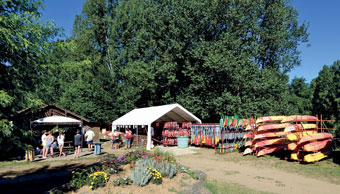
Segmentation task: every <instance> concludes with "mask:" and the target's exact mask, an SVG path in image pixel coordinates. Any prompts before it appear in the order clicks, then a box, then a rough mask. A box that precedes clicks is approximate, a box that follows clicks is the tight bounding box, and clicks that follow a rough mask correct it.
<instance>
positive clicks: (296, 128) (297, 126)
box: [284, 124, 317, 132]
mask: <svg viewBox="0 0 340 194" xmlns="http://www.w3.org/2000/svg"><path fill="white" fill-rule="evenodd" d="M316 128H317V125H316V124H294V125H289V126H287V127H286V128H285V130H284V132H290V131H302V130H308V129H316Z"/></svg>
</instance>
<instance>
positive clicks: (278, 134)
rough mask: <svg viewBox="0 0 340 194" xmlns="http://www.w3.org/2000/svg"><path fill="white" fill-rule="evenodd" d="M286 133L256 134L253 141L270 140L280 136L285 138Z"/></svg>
mask: <svg viewBox="0 0 340 194" xmlns="http://www.w3.org/2000/svg"><path fill="white" fill-rule="evenodd" d="M285 135H286V133H285V132H282V131H279V132H269V133H262V134H257V135H255V137H254V140H255V139H263V138H271V137H281V136H285Z"/></svg>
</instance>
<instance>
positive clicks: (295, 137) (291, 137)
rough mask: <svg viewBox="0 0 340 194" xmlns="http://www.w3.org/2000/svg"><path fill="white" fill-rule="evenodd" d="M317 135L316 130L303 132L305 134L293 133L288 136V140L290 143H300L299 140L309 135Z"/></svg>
mask: <svg viewBox="0 0 340 194" xmlns="http://www.w3.org/2000/svg"><path fill="white" fill-rule="evenodd" d="M316 133H317V131H316V130H308V131H303V132H292V133H289V134H287V139H288V140H289V141H298V140H299V139H301V138H303V137H305V136H307V135H312V134H316Z"/></svg>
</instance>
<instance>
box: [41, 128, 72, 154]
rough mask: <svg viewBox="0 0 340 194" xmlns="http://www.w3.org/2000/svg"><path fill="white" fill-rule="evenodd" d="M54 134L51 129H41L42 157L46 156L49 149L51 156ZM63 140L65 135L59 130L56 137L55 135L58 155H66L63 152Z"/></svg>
mask: <svg viewBox="0 0 340 194" xmlns="http://www.w3.org/2000/svg"><path fill="white" fill-rule="evenodd" d="M54 140H55V138H54V136H53V134H52V132H51V131H45V130H44V131H43V132H42V136H41V142H42V145H43V153H42V156H43V158H47V155H48V151H49V150H50V151H51V157H52V158H53V148H54V145H55V144H54ZM64 142H65V135H64V133H63V132H60V133H59V135H58V137H57V143H58V147H59V157H61V156H62V155H63V156H66V154H65V153H64V152H63V148H64Z"/></svg>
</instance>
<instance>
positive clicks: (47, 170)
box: [0, 164, 88, 194]
mask: <svg viewBox="0 0 340 194" xmlns="http://www.w3.org/2000/svg"><path fill="white" fill-rule="evenodd" d="M86 167H88V165H86V164H69V165H64V166H56V167H50V165H44V166H42V167H40V168H38V169H33V170H32V169H29V170H25V171H21V172H14V171H8V172H5V173H1V174H0V177H1V179H0V187H1V193H13V194H14V193H37V194H39V193H46V192H47V191H49V190H51V189H52V188H55V187H59V186H61V185H63V184H66V183H68V182H69V181H70V180H71V178H72V170H74V169H76V168H86ZM9 175H12V176H13V175H18V176H16V177H15V178H2V177H4V176H9Z"/></svg>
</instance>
